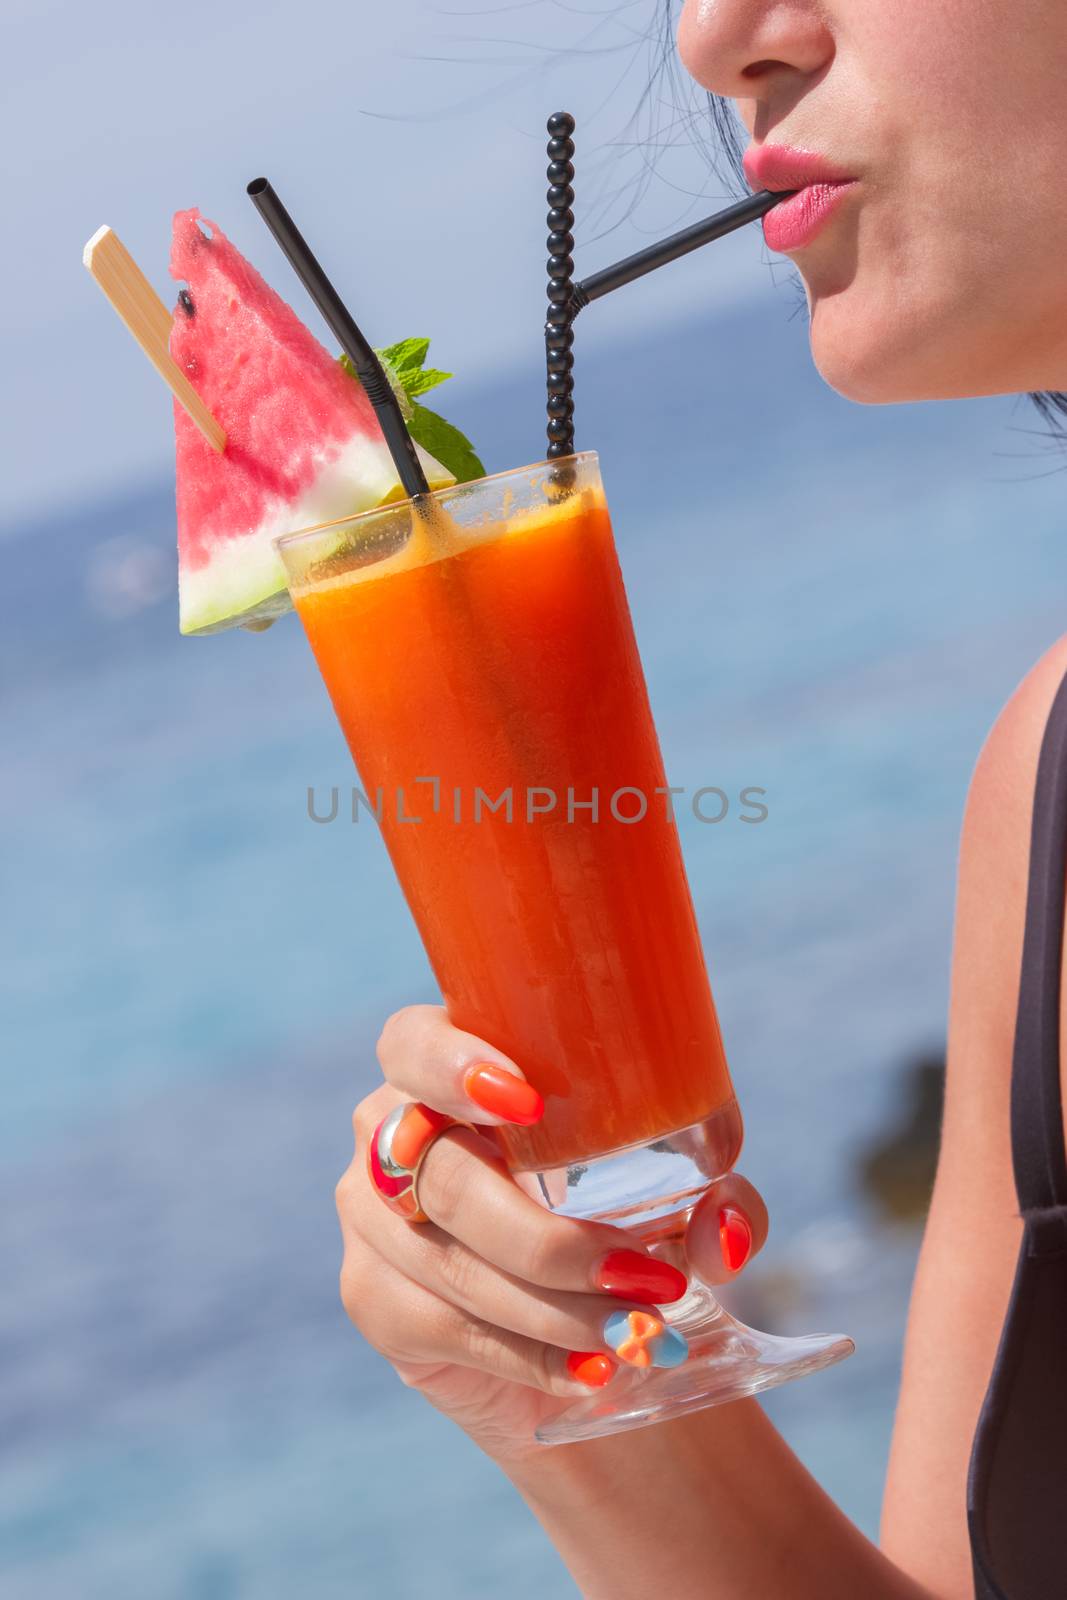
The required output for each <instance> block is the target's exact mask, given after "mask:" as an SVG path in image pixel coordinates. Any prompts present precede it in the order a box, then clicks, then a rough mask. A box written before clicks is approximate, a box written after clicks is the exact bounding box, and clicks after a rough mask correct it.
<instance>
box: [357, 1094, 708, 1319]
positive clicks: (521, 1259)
mask: <svg viewBox="0 0 1067 1600" xmlns="http://www.w3.org/2000/svg"><path fill="white" fill-rule="evenodd" d="M375 1098H376V1097H375ZM364 1104H365V1105H366V1102H365V1103H364ZM377 1109H378V1108H377V1107H376V1108H375V1110H377ZM373 1114H374V1113H371V1117H372V1116H373ZM371 1117H366V1119H365V1118H364V1112H363V1107H361V1108H360V1109H359V1110H358V1111H357V1113H356V1119H355V1120H356V1143H357V1153H360V1154H362V1153H363V1151H364V1150H365V1147H366V1143H367V1142H368V1141H369V1139H370V1138H372V1137H373V1127H372V1126H371ZM376 1126H377V1123H374V1127H376ZM361 1166H362V1162H361V1161H357V1162H356V1163H355V1169H358V1168H359V1167H361ZM419 1204H420V1205H421V1207H422V1209H423V1210H424V1211H425V1212H426V1215H427V1216H428V1217H429V1218H430V1220H431V1222H433V1223H436V1224H437V1225H438V1228H439V1229H440V1230H442V1232H443V1233H444V1234H447V1235H449V1236H451V1238H452V1239H454V1240H457V1241H458V1242H459V1243H460V1244H462V1245H464V1246H466V1248H467V1250H468V1251H470V1252H472V1253H473V1254H474V1255H475V1256H478V1257H480V1258H481V1259H482V1260H483V1261H487V1262H490V1263H491V1264H492V1265H493V1266H495V1267H498V1268H500V1270H501V1271H502V1272H506V1273H508V1274H510V1275H511V1276H513V1277H515V1278H519V1279H522V1280H523V1281H524V1282H526V1283H528V1284H536V1285H537V1286H538V1287H539V1288H541V1289H550V1290H559V1291H562V1292H566V1293H570V1294H610V1295H613V1296H615V1297H617V1298H619V1299H625V1300H627V1301H632V1302H634V1303H635V1304H638V1305H665V1304H668V1303H670V1302H671V1301H673V1300H678V1299H680V1298H681V1296H682V1295H683V1294H684V1293H685V1287H686V1280H685V1277H684V1275H683V1274H682V1273H681V1272H679V1271H678V1270H677V1268H675V1267H673V1266H671V1265H670V1264H669V1263H668V1262H665V1261H658V1260H656V1259H655V1258H654V1257H652V1256H650V1255H648V1254H646V1252H644V1251H643V1250H635V1249H634V1247H633V1243H632V1241H631V1239H630V1238H629V1236H628V1235H627V1234H625V1233H623V1232H622V1231H621V1230H619V1229H617V1228H611V1227H608V1226H606V1225H602V1224H600V1223H594V1222H576V1221H574V1220H573V1219H570V1218H564V1217H559V1216H556V1215H554V1214H553V1213H552V1212H551V1211H546V1210H545V1208H544V1207H543V1206H541V1205H539V1204H538V1203H537V1201H536V1200H533V1199H531V1198H530V1196H529V1195H527V1194H524V1193H523V1191H522V1190H521V1189H519V1188H518V1187H517V1185H516V1184H515V1183H513V1182H512V1180H511V1178H510V1176H509V1175H508V1172H507V1169H506V1167H505V1166H504V1163H503V1161H502V1160H501V1158H500V1156H499V1154H498V1153H497V1151H496V1150H495V1149H494V1148H493V1146H492V1145H491V1144H490V1143H489V1140H488V1139H487V1138H485V1137H483V1136H482V1135H481V1134H479V1133H477V1132H476V1131H475V1130H474V1129H471V1128H452V1129H450V1130H449V1131H448V1132H447V1133H444V1134H442V1135H441V1136H440V1137H439V1138H437V1139H435V1140H434V1142H433V1144H432V1145H431V1146H430V1149H429V1150H428V1151H427V1154H426V1157H425V1159H424V1160H423V1163H422V1166H421V1168H420V1170H419ZM369 1208H372V1209H369ZM349 1209H350V1218H351V1221H352V1224H353V1226H355V1227H356V1228H357V1230H358V1231H360V1232H361V1233H363V1235H364V1237H372V1238H373V1239H374V1240H375V1243H376V1245H377V1247H378V1248H379V1249H382V1250H384V1251H385V1252H386V1254H388V1255H392V1254H393V1252H398V1251H399V1252H400V1253H401V1255H403V1256H404V1257H405V1260H406V1261H410V1253H411V1244H412V1243H413V1242H414V1241H411V1240H410V1239H409V1235H408V1233H407V1230H408V1229H409V1228H410V1224H408V1223H406V1222H404V1221H403V1220H402V1219H400V1218H396V1219H395V1225H394V1226H387V1220H388V1219H387V1216H382V1215H381V1212H382V1210H383V1207H382V1204H381V1201H380V1199H379V1198H378V1196H377V1195H376V1194H375V1193H374V1192H373V1189H372V1187H371V1185H370V1183H369V1181H365V1182H364V1183H362V1184H357V1185H355V1193H354V1194H353V1195H352V1198H351V1203H350V1208H349ZM398 1228H399V1230H400V1231H399V1232H398V1231H397V1229H398ZM418 1231H419V1230H418V1228H416V1229H415V1232H416V1233H417V1232H418ZM405 1260H397V1263H396V1264H397V1265H398V1266H401V1267H403V1266H404V1265H405Z"/></svg>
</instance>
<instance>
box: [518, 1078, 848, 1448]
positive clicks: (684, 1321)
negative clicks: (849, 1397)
mask: <svg viewBox="0 0 1067 1600" xmlns="http://www.w3.org/2000/svg"><path fill="white" fill-rule="evenodd" d="M741 1139H742V1125H741V1113H740V1111H739V1110H738V1108H737V1102H736V1101H735V1100H729V1101H727V1102H726V1104H725V1105H722V1106H720V1107H718V1109H717V1110H715V1111H713V1112H712V1113H711V1114H710V1115H709V1116H707V1117H705V1119H704V1120H703V1122H698V1123H695V1124H694V1125H693V1126H692V1127H689V1128H682V1129H680V1130H679V1131H678V1132H677V1133H671V1134H665V1135H664V1136H663V1137H662V1138H660V1139H654V1140H652V1141H651V1142H649V1143H645V1144H640V1145H632V1146H630V1147H628V1148H626V1149H623V1150H616V1151H613V1152H612V1153H611V1154H610V1155H605V1156H598V1157H597V1158H596V1159H595V1160H591V1161H587V1162H583V1163H576V1164H575V1165H573V1166H568V1167H560V1168H557V1169H555V1170H554V1171H551V1172H518V1173H515V1174H513V1176H514V1178H515V1182H516V1183H518V1184H519V1186H520V1187H521V1188H523V1189H524V1190H525V1191H526V1192H527V1193H528V1194H530V1195H532V1196H533V1197H534V1198H535V1199H536V1200H539V1201H540V1203H541V1204H542V1205H543V1206H547V1207H548V1208H549V1209H550V1210H552V1211H555V1212H558V1213H559V1214H560V1215H561V1216H565V1217H581V1218H585V1219H588V1220H591V1221H596V1222H609V1223H611V1224H612V1225H613V1226H615V1227H618V1228H625V1229H626V1231H627V1232H628V1233H631V1234H633V1236H634V1238H635V1241H637V1242H640V1243H641V1244H643V1245H645V1246H646V1247H648V1248H650V1249H652V1251H653V1254H656V1255H666V1256H667V1257H668V1258H669V1259H671V1260H673V1261H674V1262H675V1263H676V1265H679V1266H682V1265H684V1261H683V1260H682V1243H683V1241H684V1237H685V1230H686V1224H687V1223H688V1220H689V1215H690V1213H691V1211H692V1209H693V1207H694V1205H695V1204H696V1202H697V1201H698V1200H699V1199H700V1197H701V1195H702V1194H704V1192H705V1191H706V1190H707V1188H708V1186H709V1185H710V1184H711V1183H712V1182H713V1181H714V1180H715V1179H716V1178H720V1177H722V1176H723V1175H724V1174H725V1173H727V1172H729V1171H730V1170H731V1168H732V1167H733V1165H734V1162H735V1161H736V1160H737V1157H738V1154H739V1153H740V1150H741ZM658 1314H659V1315H660V1316H661V1317H663V1318H664V1319H665V1320H666V1321H667V1322H668V1323H669V1324H670V1325H671V1327H674V1328H677V1329H678V1330H679V1332H681V1333H684V1335H685V1337H686V1339H687V1341H688V1343H689V1355H688V1357H687V1359H686V1360H685V1361H684V1362H683V1363H682V1365H681V1366H680V1367H669V1368H666V1369H663V1368H661V1369H658V1370H656V1369H653V1370H649V1369H648V1368H641V1369H638V1368H634V1367H627V1366H620V1367H619V1369H618V1370H617V1371H616V1373H615V1375H614V1377H613V1378H612V1380H611V1382H610V1383H609V1384H608V1385H607V1387H606V1388H604V1389H602V1390H600V1391H598V1392H597V1393H596V1394H594V1395H591V1396H590V1397H589V1398H588V1399H581V1400H576V1401H572V1402H569V1403H567V1404H565V1405H563V1406H561V1407H560V1409H559V1411H557V1412H556V1414H555V1415H554V1416H552V1417H549V1418H548V1419H547V1420H546V1421H545V1422H543V1423H542V1424H541V1426H540V1427H539V1428H538V1429H537V1435H536V1436H537V1439H538V1440H539V1442H540V1443H541V1444H545V1445H553V1444H571V1443H574V1442H576V1441H578V1440H579V1439H599V1438H601V1437H603V1436H604V1435H605V1434H609V1433H622V1432H624V1431H625V1430H626V1429H628V1428H644V1427H647V1426H648V1425H649V1424H650V1423H653V1422H664V1421H666V1420H667V1419H668V1418H670V1417H677V1416H680V1415H681V1414H682V1413H683V1412H687V1411H701V1410H703V1409H704V1408H705V1407H706V1406H720V1405H725V1404H726V1402H727V1401H730V1400H740V1399H743V1398H744V1397H745V1396H746V1395H753V1394H760V1393H761V1392H762V1391H763V1390H764V1389H773V1388H775V1387H776V1386H777V1385H778V1384H780V1383H788V1382H789V1381H790V1379H792V1378H803V1377H806V1376H807V1374H808V1373H809V1372H820V1371H821V1370H822V1368H823V1367H832V1366H833V1365H834V1363H835V1362H837V1361H843V1360H844V1359H845V1357H846V1356H850V1355H851V1354H852V1352H853V1351H854V1350H855V1348H856V1347H855V1345H854V1344H853V1342H852V1340H851V1339H849V1338H846V1337H845V1335H843V1334H836V1333H833V1334H831V1333H814V1334H806V1335H804V1336H802V1337H799V1338H788V1339H787V1338H781V1337H779V1336H778V1335H777V1334H773V1333H760V1332H758V1331H757V1330H756V1329H755V1328H749V1327H746V1326H745V1324H744V1323H743V1322H738V1321H737V1319H736V1318H735V1317H732V1316H730V1314H729V1312H727V1311H724V1310H723V1308H722V1306H720V1304H719V1302H718V1301H717V1300H716V1298H715V1296H714V1295H713V1294H712V1292H711V1290H710V1289H709V1288H708V1287H707V1285H706V1284H703V1283H701V1282H700V1281H699V1280H698V1279H696V1278H693V1277H690V1280H689V1290H688V1292H687V1294H686V1295H685V1296H684V1297H683V1298H682V1299H681V1300H679V1301H678V1302H677V1304H676V1305H673V1306H660V1307H659V1308H658Z"/></svg>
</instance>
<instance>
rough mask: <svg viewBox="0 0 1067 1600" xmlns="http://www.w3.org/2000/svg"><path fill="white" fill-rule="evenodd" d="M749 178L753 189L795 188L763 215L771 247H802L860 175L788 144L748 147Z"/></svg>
mask: <svg viewBox="0 0 1067 1600" xmlns="http://www.w3.org/2000/svg"><path fill="white" fill-rule="evenodd" d="M745 176H746V177H747V178H748V181H749V183H750V184H751V185H752V187H753V188H754V189H772V190H773V189H781V190H792V191H793V193H792V194H790V196H789V199H788V200H782V201H780V202H779V203H778V205H776V206H775V208H774V210H773V211H768V213H767V215H766V216H765V217H764V219H763V236H764V238H765V239H766V241H767V243H768V245H769V246H770V248H771V249H772V250H781V251H787V250H799V249H801V248H802V246H804V245H806V244H810V243H811V241H812V239H814V238H815V235H816V234H817V233H818V231H819V229H820V228H821V227H822V226H823V224H824V223H826V222H828V221H829V219H830V217H831V216H832V215H833V213H834V211H835V210H836V209H837V207H838V205H839V204H840V202H841V200H842V199H843V198H844V196H845V194H846V193H847V191H848V190H849V189H850V188H852V186H853V185H854V184H855V182H856V178H855V176H854V175H853V174H852V173H848V172H845V171H843V170H842V169H841V168H840V167H837V166H835V165H834V164H833V163H832V162H829V161H827V160H826V159H825V157H823V156H820V155H816V154H815V153H814V152H813V151H811V150H796V149H792V148H790V147H789V146H787V145H769V144H764V145H750V146H749V148H748V150H747V151H746V152H745Z"/></svg>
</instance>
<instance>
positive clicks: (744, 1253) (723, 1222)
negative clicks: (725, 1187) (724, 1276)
mask: <svg viewBox="0 0 1067 1600" xmlns="http://www.w3.org/2000/svg"><path fill="white" fill-rule="evenodd" d="M719 1243H720V1244H721V1245H722V1258H723V1260H724V1261H725V1262H726V1265H727V1266H728V1267H729V1269H730V1271H731V1272H739V1271H740V1269H741V1268H742V1267H743V1266H744V1264H745V1262H746V1261H747V1260H748V1258H749V1254H750V1252H751V1250H752V1229H751V1228H750V1227H749V1223H748V1218H747V1217H746V1216H745V1214H744V1212H743V1211H737V1210H736V1209H735V1208H734V1207H733V1206H723V1208H722V1210H721V1211H720V1212H719Z"/></svg>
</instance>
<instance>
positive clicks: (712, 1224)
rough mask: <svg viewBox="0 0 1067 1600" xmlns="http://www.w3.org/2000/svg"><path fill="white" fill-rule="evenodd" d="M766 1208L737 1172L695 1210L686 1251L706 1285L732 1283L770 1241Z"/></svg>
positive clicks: (721, 1180)
mask: <svg viewBox="0 0 1067 1600" xmlns="http://www.w3.org/2000/svg"><path fill="white" fill-rule="evenodd" d="M768 1226H769V1220H768V1217H767V1207H766V1206H765V1205H764V1203H763V1196H762V1195H761V1194H760V1192H759V1190H758V1189H756V1188H754V1187H753V1186H752V1184H751V1183H749V1181H748V1179H747V1178H742V1177H741V1175H740V1173H738V1172H730V1173H727V1175H726V1177H725V1178H719V1179H718V1180H717V1182H715V1183H713V1184H712V1185H711V1188H710V1189H709V1190H708V1192H707V1193H706V1194H705V1195H703V1196H702V1197H701V1199H700V1201H699V1203H698V1204H697V1206H696V1207H695V1208H694V1210H693V1214H692V1216H691V1217H690V1219H689V1229H688V1232H687V1233H686V1239H685V1251H686V1255H687V1256H688V1258H689V1261H690V1263H691V1265H692V1267H693V1271H694V1272H695V1273H696V1274H697V1276H698V1277H700V1278H703V1279H704V1282H705V1283H730V1282H731V1281H732V1280H733V1279H734V1278H736V1277H737V1275H738V1273H739V1272H741V1271H743V1270H744V1268H745V1267H746V1266H747V1265H748V1263H749V1262H750V1261H751V1260H752V1258H753V1256H756V1255H758V1254H759V1252H760V1251H761V1250H762V1249H763V1246H764V1245H765V1244H766V1242H767V1229H768Z"/></svg>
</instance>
